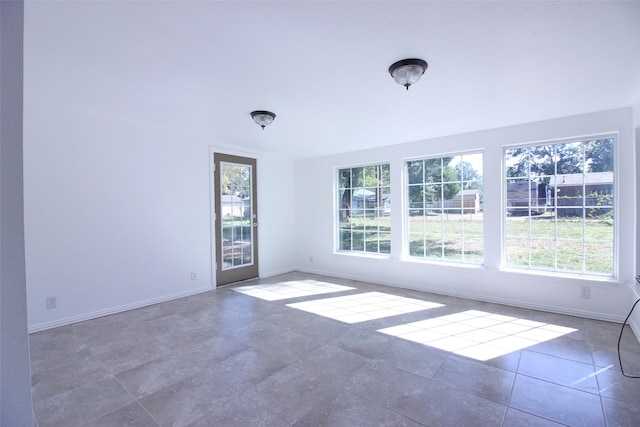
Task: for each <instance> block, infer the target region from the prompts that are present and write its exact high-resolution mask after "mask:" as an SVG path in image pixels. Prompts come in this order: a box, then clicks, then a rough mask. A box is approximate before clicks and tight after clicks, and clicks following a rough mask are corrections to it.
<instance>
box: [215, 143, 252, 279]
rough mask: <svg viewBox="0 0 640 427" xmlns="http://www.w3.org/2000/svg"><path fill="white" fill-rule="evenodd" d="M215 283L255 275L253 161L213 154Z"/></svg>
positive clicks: (248, 277)
mask: <svg viewBox="0 0 640 427" xmlns="http://www.w3.org/2000/svg"><path fill="white" fill-rule="evenodd" d="M213 177H214V185H215V230H216V284H217V285H218V286H221V285H226V284H228V283H233V282H238V281H241V280H246V279H252V278H255V277H258V250H257V247H258V233H257V232H258V212H257V203H256V201H257V191H256V160H255V159H250V158H246V157H239V156H232V155H228V154H220V153H215V154H214V174H213Z"/></svg>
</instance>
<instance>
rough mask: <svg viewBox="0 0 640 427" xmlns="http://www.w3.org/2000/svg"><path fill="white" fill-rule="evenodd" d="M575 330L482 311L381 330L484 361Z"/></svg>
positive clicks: (461, 313)
mask: <svg viewBox="0 0 640 427" xmlns="http://www.w3.org/2000/svg"><path fill="white" fill-rule="evenodd" d="M575 331H577V329H573V328H567V327H564V326H558V325H553V324H549V323H543V322H535V321H532V320H527V319H520V318H517V317H512V316H503V315H500V314H494V313H488V312H485V311H479V310H468V311H463V312H460V313H454V314H449V315H446V316H441V317H435V318H431V319H427V320H421V321H419V322H413V323H407V324H404V325H399V326H393V327H390V328H384V329H380V330H378V332H382V333H384V334H387V335H393V336H396V337H399V338H403V339H407V340H410V341H414V342H417V343H420V344H424V345H428V346H430V347H435V348H439V349H441V350H445V351H450V352H452V353H455V354H459V355H461V356H466V357H470V358H473V359H476V360H481V361H485V360H489V359H493V358H494V357H499V356H503V355H505V354H508V353H511V352H513V351H517V350H522V349H524V348H527V347H531V346H533V345H536V344H539V343H541V342H544V341H548V340H552V339H554V338H558V337H561V336H563V335H566V334H570V333H571V332H575Z"/></svg>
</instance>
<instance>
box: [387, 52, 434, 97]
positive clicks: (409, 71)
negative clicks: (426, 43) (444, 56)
mask: <svg viewBox="0 0 640 427" xmlns="http://www.w3.org/2000/svg"><path fill="white" fill-rule="evenodd" d="M427 66H428V65H427V63H426V61H423V60H422V59H415V58H413V59H403V60H402V61H398V62H395V63H393V64H391V66H390V67H389V74H391V77H393V80H395V81H396V82H397V83H398V84H399V85H402V86H404V87H406V88H407V90H409V86H411V85H412V84H414V83H415V82H417V81H418V80H420V77H422V75H423V74H424V72H425V71H427Z"/></svg>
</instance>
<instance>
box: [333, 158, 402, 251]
mask: <svg viewBox="0 0 640 427" xmlns="http://www.w3.org/2000/svg"><path fill="white" fill-rule="evenodd" d="M391 164H392V162H391V161H388V160H387V161H376V162H369V163H360V164H354V165H345V166H336V167H335V168H334V169H333V177H334V181H333V193H334V196H333V204H334V208H333V218H334V244H333V247H334V250H333V253H334V254H337V255H347V256H362V257H370V258H383V259H390V258H391V243H392V231H391V222H392V214H393V210H392V207H391V206H392V203H393V202H392V201H391V200H390V202H389V213H388V214H387V215H386V217H387V218H388V220H389V231H388V232H385V233H386V234H388V237H389V252H380V233H381V231H380V229H379V228H378V230H377V231H376V233H377V234H378V239H377V240H378V250H377V252H370V251H367V244H366V239H365V240H364V241H363V249H362V250H354V249H353V245H352V248H351V249H342V248H341V243H342V240H341V239H342V236H341V231H342V230H343V228H342V227H341V224H342V221H341V220H342V216H343V213H344V211H345V209H344V208H343V206H342V200H341V199H342V194H341V191H342V186H341V177H340V173H341V171H342V170H345V169H349V170H350V171H351V172H350V173H351V176H352V175H353V170H354V169H358V168H363V169H364V168H367V167H379V166H380V167H382V166H386V167H387V168H388V170H389V183H388V185H383V184H378V185H377V186H366V185H365V186H362V188H364V189H366V188H376V189H383V188H386V189H387V193H380V194H388V195H389V197H390V198H391V191H392V181H393V178H392V166H391ZM354 188H360V187H353V186H350V187H349V189H354ZM351 200H352V196H350V201H351ZM363 203H365V204H366V201H364V200H363ZM378 209H379V207H376V208H375V209H374V210H378ZM352 210H353V208H352V207H351V206H349V208H348V211H349V215H350V217H349V218H351V212H352ZM362 210H363V211H366V210H370V209H366V206H363V208H362ZM365 216H366V215H364V212H363V218H364V217H365ZM378 227H379V225H378ZM371 232H372V231H371ZM352 233H353V230H352ZM362 233H363V234H366V230H363V232H362Z"/></svg>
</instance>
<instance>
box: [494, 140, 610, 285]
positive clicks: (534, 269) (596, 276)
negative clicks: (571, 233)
mask: <svg viewBox="0 0 640 427" xmlns="http://www.w3.org/2000/svg"><path fill="white" fill-rule="evenodd" d="M604 139H610V140H611V141H612V149H613V156H612V158H613V171H612V174H613V184H612V190H613V203H612V204H611V208H612V209H613V215H612V218H613V241H612V247H613V254H612V256H613V260H612V263H613V268H612V272H611V273H610V274H609V273H597V272H589V271H585V268H584V267H585V261H584V259H583V261H582V263H583V271H581V272H579V271H574V270H561V269H558V264H557V244H556V243H555V240H557V235H558V233H557V229H556V230H555V235H554V238H553V239H552V240H553V241H554V245H555V246H554V251H555V252H556V254H555V255H554V259H555V260H556V262H554V267H553V268H541V267H540V266H531V262H530V261H529V265H526V266H525V265H522V266H518V265H509V264H507V255H508V254H507V237H508V236H507V218H508V210H509V206H508V191H507V187H508V186H507V179H508V178H509V177H507V159H506V153H507V151H508V150H513V149H518V148H531V147H539V146H545V145H547V146H550V145H562V144H571V143H581V144H584V143H585V142H589V141H595V140H604ZM501 148H502V150H501V151H502V160H501V197H500V202H501V207H500V213H501V239H500V253H501V257H500V270H502V271H507V272H513V273H520V274H526V275H530V276H553V277H563V278H568V279H572V278H573V279H582V280H584V279H587V280H591V281H605V282H606V281H613V282H616V281H618V278H619V271H620V265H619V264H620V257H619V244H620V235H619V224H620V208H619V203H620V191H619V186H620V173H619V161H618V155H619V151H620V150H619V135H618V132H606V133H595V134H588V135H581V136H576V137H568V138H556V139H548V140H540V141H532V142H525V143H515V144H506V145H503V146H502V147H501ZM555 168H556V170H555V172H554V175H553V176H559V175H567V174H560V173H558V171H557V165H556V166H555ZM591 173H593V172H591ZM583 175H586V173H585V172H584V170H583ZM535 177H536V176H534V178H535ZM529 180H531V171H530V170H529ZM584 188H585V184H584V182H583V189H584ZM553 200H554V201H553V206H552V208H553V209H554V218H555V221H556V224H557V214H556V213H555V212H556V211H557V207H558V203H557V193H556V194H555V195H554V197H553ZM582 206H583V208H584V206H585V204H584V202H583V205H582ZM582 221H583V229H584V226H585V225H584V221H585V218H584V216H583V217H582ZM528 239H529V240H530V239H531V232H529V236H528ZM566 240H570V239H566ZM587 241H588V240H587V239H586V237H585V234H583V236H582V239H581V245H582V246H583V248H584V246H585V242H587ZM529 247H530V243H529ZM583 256H584V255H583Z"/></svg>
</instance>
